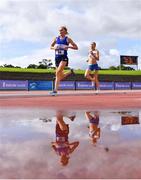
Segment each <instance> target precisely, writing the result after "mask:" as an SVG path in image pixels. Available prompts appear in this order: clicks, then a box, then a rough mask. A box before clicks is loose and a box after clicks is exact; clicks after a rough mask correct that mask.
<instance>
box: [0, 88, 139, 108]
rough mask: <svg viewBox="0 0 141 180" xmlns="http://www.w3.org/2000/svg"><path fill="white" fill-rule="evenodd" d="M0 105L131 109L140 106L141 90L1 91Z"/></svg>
mask: <svg viewBox="0 0 141 180" xmlns="http://www.w3.org/2000/svg"><path fill="white" fill-rule="evenodd" d="M0 107H44V108H54V109H58V108H59V109H87V108H88V109H119V108H120V109H130V108H131V109H133V108H141V90H126V91H125V90H124V91H100V92H99V93H98V94H95V93H94V92H93V91H61V92H60V94H59V95H58V96H50V95H49V92H47V91H29V92H27V91H2V92H0Z"/></svg>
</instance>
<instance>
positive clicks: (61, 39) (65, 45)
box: [51, 26, 78, 95]
mask: <svg viewBox="0 0 141 180" xmlns="http://www.w3.org/2000/svg"><path fill="white" fill-rule="evenodd" d="M59 33H60V35H59V36H58V37H55V38H54V40H53V42H52V43H51V49H53V50H55V65H56V79H55V87H54V90H53V92H52V94H53V95H55V94H57V90H58V86H59V83H60V81H61V80H62V79H64V78H66V77H67V76H68V75H69V74H72V73H74V72H73V69H71V71H70V72H67V73H64V72H63V71H64V68H65V67H66V66H68V61H69V59H68V54H67V51H68V49H74V50H77V49H78V47H77V45H76V44H75V43H74V42H73V40H72V39H71V38H69V37H68V36H67V34H68V30H67V28H66V27H65V26H61V27H60V29H59Z"/></svg>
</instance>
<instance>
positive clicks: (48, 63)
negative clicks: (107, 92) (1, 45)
mask: <svg viewBox="0 0 141 180" xmlns="http://www.w3.org/2000/svg"><path fill="white" fill-rule="evenodd" d="M0 67H7V68H21V67H20V66H13V65H12V64H4V65H3V66H0ZM26 68H27V69H30V68H32V69H49V68H52V69H55V67H53V63H52V60H51V59H42V60H41V61H39V62H38V64H29V65H28V66H27V67H26ZM66 69H70V68H69V67H67V68H66ZM100 70H106V69H104V68H101V67H100ZM107 70H135V69H134V68H132V67H130V66H123V65H119V66H110V67H109V68H107Z"/></svg>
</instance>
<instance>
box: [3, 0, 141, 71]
mask: <svg viewBox="0 0 141 180" xmlns="http://www.w3.org/2000/svg"><path fill="white" fill-rule="evenodd" d="M140 9H141V1H139V0H134V2H133V1H132V0H128V1H127V0H93V1H92V0H77V1H75V0H67V1H65V0H60V1H57V0H54V1H51V0H47V1H45V0H29V1H27V0H20V1H18V0H1V1H0V19H1V21H0V42H1V44H0V47H1V46H2V45H5V44H6V43H9V42H12V43H14V41H21V42H22V41H26V42H33V43H42V44H46V45H45V47H44V48H42V49H37V50H35V51H34V54H33V52H32V53H29V52H28V53H25V54H24V55H23V56H22V57H19V56H18V55H17V56H14V57H12V56H11V58H6V57H5V55H1V56H0V57H1V58H0V63H3V62H6V63H7V62H8V61H9V63H17V64H19V65H22V66H26V65H27V63H29V60H30V62H32V63H36V62H37V61H36V59H41V58H42V57H45V56H49V57H50V58H51V59H53V56H54V55H53V54H52V52H51V51H49V50H47V49H49V46H50V43H51V41H52V38H53V37H54V36H57V34H58V27H59V26H60V25H66V26H67V27H68V29H69V33H70V36H71V37H72V39H73V40H74V41H75V42H76V43H77V44H78V45H79V51H77V52H70V53H69V54H70V55H71V56H70V65H71V66H74V67H76V68H79V66H80V67H82V68H85V67H86V65H85V63H84V62H83V60H84V59H86V58H87V50H88V45H89V43H90V42H91V41H96V42H97V45H98V48H99V50H100V52H101V54H102V55H101V59H100V65H101V66H103V67H104V66H105V60H106V66H109V65H111V64H113V65H114V62H113V61H112V60H111V58H113V56H115V58H116V56H118V54H120V50H119V49H118V48H119V47H118V46H117V43H118V41H119V39H121V38H127V39H135V40H137V39H138V40H141V31H140V29H141V23H139V22H140V21H141V13H140ZM46 47H47V49H46ZM133 47H134V45H133ZM137 48H139V45H138V46H137ZM23 49H24V46H23ZM138 54H139V55H141V51H139V52H138ZM76 59H77V60H76ZM82 62H83V63H82ZM9 63H8V64H9Z"/></svg>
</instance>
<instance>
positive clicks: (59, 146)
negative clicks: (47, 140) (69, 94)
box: [52, 112, 79, 166]
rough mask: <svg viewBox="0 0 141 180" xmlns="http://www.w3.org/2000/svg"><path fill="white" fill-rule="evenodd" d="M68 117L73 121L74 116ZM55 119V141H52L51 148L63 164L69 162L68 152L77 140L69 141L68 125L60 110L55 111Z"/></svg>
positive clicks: (75, 144)
mask: <svg viewBox="0 0 141 180" xmlns="http://www.w3.org/2000/svg"><path fill="white" fill-rule="evenodd" d="M68 118H69V119H70V120H71V121H73V120H74V119H75V116H69V117H68ZM56 119H57V120H56V141H55V142H52V148H53V149H54V150H55V152H56V153H57V154H58V155H59V156H60V163H61V164H62V165H63V166H65V165H67V164H68V162H69V159H70V154H71V153H72V152H73V151H74V150H75V149H76V148H77V146H78V145H79V142H78V141H75V142H72V143H70V142H69V138H68V135H69V125H68V124H66V123H65V122H64V120H63V114H62V112H57V115H56Z"/></svg>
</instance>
